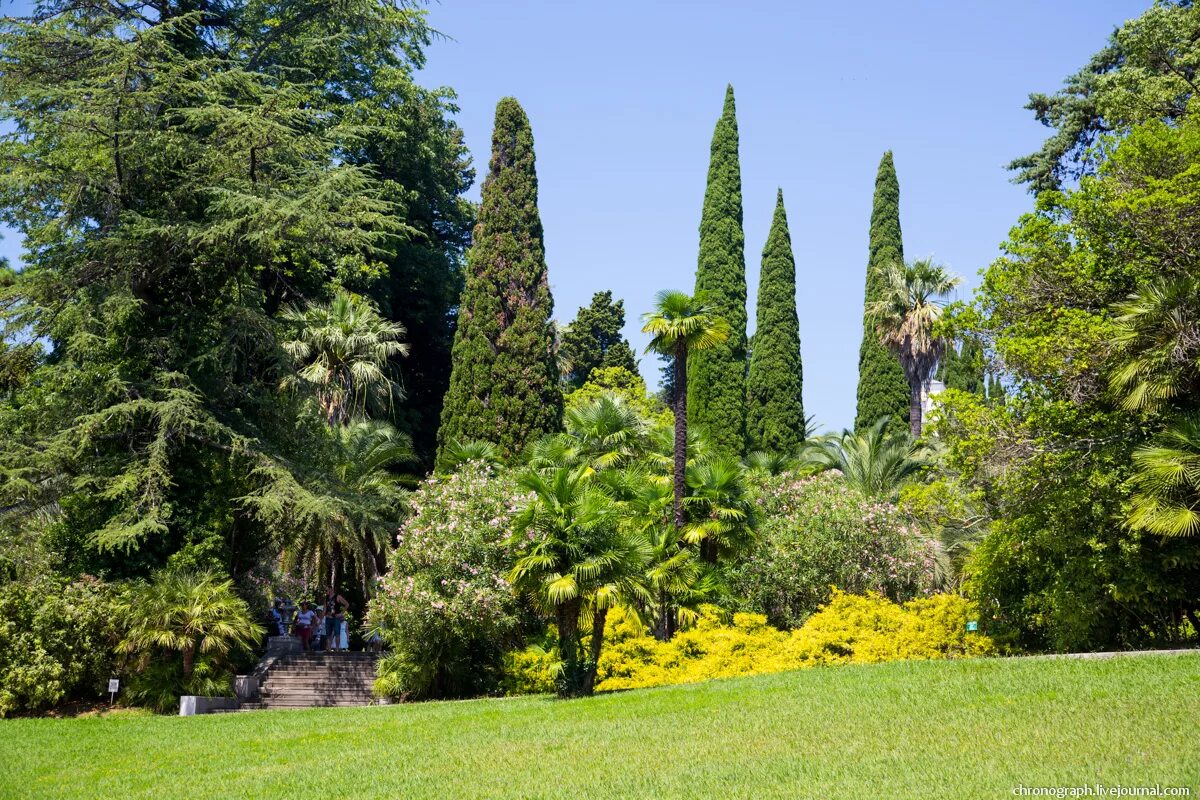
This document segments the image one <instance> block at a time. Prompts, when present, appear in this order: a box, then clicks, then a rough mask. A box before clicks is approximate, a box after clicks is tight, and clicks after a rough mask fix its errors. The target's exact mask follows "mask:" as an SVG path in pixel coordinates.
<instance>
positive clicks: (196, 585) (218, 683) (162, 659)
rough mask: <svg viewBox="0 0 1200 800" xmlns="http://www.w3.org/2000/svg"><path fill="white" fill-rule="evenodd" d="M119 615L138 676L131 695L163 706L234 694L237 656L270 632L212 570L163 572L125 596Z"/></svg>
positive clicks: (122, 648)
mask: <svg viewBox="0 0 1200 800" xmlns="http://www.w3.org/2000/svg"><path fill="white" fill-rule="evenodd" d="M115 616H116V620H117V624H118V625H119V626H120V630H121V634H122V638H121V641H120V643H119V644H118V646H117V652H119V653H121V654H122V655H124V656H126V657H127V658H128V662H127V666H128V667H129V668H130V669H131V670H132V671H133V673H134V678H133V681H132V682H131V683H132V685H131V686H130V687H129V689H128V691H127V693H128V694H129V695H130V696H131V697H132V699H133V700H135V701H136V702H141V703H144V704H145V705H148V706H151V707H153V708H155V709H156V710H158V711H171V710H172V709H173V708H174V707H177V703H178V702H179V697H180V695H185V694H191V695H208V696H213V695H216V696H220V695H230V694H232V690H233V671H232V669H231V666H232V659H233V658H235V657H236V656H237V655H238V654H239V653H243V652H247V651H249V650H250V649H251V648H253V647H255V646H256V645H257V644H258V641H259V640H260V639H261V638H262V637H263V634H264V633H265V631H264V630H263V628H262V627H261V626H259V625H257V624H256V623H255V622H254V620H253V614H252V613H251V611H250V607H249V606H247V605H246V601H244V600H242V599H241V598H240V597H238V596H237V594H236V593H235V592H234V590H233V582H232V581H230V580H222V579H221V578H220V577H219V576H217V575H215V574H213V573H200V572H189V571H183V570H171V571H163V572H158V573H156V574H155V575H154V576H153V577H152V579H151V580H149V581H144V582H140V583H137V584H135V585H134V586H133V587H132V588H131V589H130V591H129V592H127V593H126V594H125V595H123V596H122V597H121V600H120V602H119V603H118V604H117V606H116V608H115Z"/></svg>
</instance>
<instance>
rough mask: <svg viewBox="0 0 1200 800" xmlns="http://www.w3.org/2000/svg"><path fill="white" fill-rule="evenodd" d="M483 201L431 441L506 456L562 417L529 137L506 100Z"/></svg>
mask: <svg viewBox="0 0 1200 800" xmlns="http://www.w3.org/2000/svg"><path fill="white" fill-rule="evenodd" d="M482 195H483V200H482V203H481V205H480V209H479V221H478V223H477V224H476V226H475V235H474V244H473V245H472V247H471V250H470V253H469V254H468V257H467V281H466V288H465V289H464V290H463V295H462V301H461V302H460V304H459V311H458V328H457V330H456V331H455V334H454V350H453V354H452V368H451V374H450V390H449V392H448V393H447V395H446V400H445V404H444V406H443V408H442V425H441V429H440V430H439V431H438V442H439V446H440V447H441V448H443V449H444V448H445V447H446V444H447V443H448V442H450V441H452V440H455V439H457V440H459V441H467V440H482V441H488V442H492V443H494V444H496V445H497V446H499V448H500V450H501V453H502V455H503V456H504V457H511V456H513V455H515V454H517V453H519V452H520V451H521V450H523V449H524V447H525V445H526V444H527V443H528V442H530V441H532V440H533V439H536V438H538V437H539V436H542V435H544V434H546V433H548V432H551V431H554V430H556V429H558V427H559V423H560V421H561V420H560V418H561V416H562V392H561V389H560V388H559V372H558V363H557V360H556V358H555V352H554V331H553V326H552V323H551V313H552V312H553V307H554V301H553V298H552V297H551V296H550V284H549V282H548V280H547V274H546V258H545V247H544V244H543V241H542V220H541V216H540V215H539V213H538V208H537V174H536V172H535V169H534V153H533V132H532V130H531V128H530V126H529V118H528V117H526V116H525V111H524V110H523V109H522V108H521V106H520V104H519V103H518V102H517V101H516V100H514V99H513V98H511V97H506V98H504V99H503V100H501V101H500V102H499V104H498V105H497V106H496V124H495V130H494V132H493V134H492V159H491V165H490V167H489V171H488V176H487V179H486V180H484V182H483V187H482Z"/></svg>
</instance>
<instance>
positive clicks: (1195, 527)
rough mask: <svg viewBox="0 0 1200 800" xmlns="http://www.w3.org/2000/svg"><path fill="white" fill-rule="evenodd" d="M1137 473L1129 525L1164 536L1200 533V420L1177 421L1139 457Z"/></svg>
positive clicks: (1137, 453) (1136, 455) (1135, 456)
mask: <svg viewBox="0 0 1200 800" xmlns="http://www.w3.org/2000/svg"><path fill="white" fill-rule="evenodd" d="M1133 463H1134V466H1135V467H1136V468H1137V472H1135V473H1134V476H1133V484H1134V494H1133V498H1132V502H1131V503H1130V510H1129V514H1128V516H1127V517H1126V520H1125V521H1126V524H1127V525H1129V527H1131V528H1133V529H1134V530H1142V531H1149V532H1150V533H1155V534H1158V535H1159V536H1194V535H1196V534H1197V533H1200V416H1196V415H1190V416H1186V417H1182V418H1180V419H1178V420H1176V421H1175V422H1174V423H1173V424H1172V425H1171V426H1170V427H1168V428H1167V429H1166V430H1165V431H1163V432H1162V433H1161V434H1159V435H1158V436H1157V437H1156V438H1155V439H1154V440H1153V441H1152V442H1150V443H1149V444H1145V445H1142V446H1141V447H1139V448H1137V449H1136V450H1134V451H1133Z"/></svg>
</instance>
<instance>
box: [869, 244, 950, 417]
mask: <svg viewBox="0 0 1200 800" xmlns="http://www.w3.org/2000/svg"><path fill="white" fill-rule="evenodd" d="M960 281H961V279H960V278H959V277H958V276H957V275H952V274H950V273H949V272H947V271H946V269H945V268H944V267H942V266H941V265H939V264H935V263H934V262H933V259H929V258H926V259H922V260H919V261H913V262H911V263H910V264H907V265H905V264H892V265H891V266H890V267H888V268H887V269H885V270H884V274H883V288H882V292H881V294H880V299H879V300H876V301H874V302H871V303H868V304H867V314H868V316H870V317H871V318H873V319H874V320H875V328H876V331H877V332H878V334H879V340H880V342H881V343H882V344H883V345H884V347H887V348H888V349H889V350H891V351H892V352H893V353H894V354H895V355H896V357H897V358H898V359H900V365H901V366H902V367H903V368H904V376H905V378H907V379H908V388H909V402H908V426H909V429H910V430H911V432H912V435H913V437H914V438H915V437H919V436H920V435H921V393H922V392H923V391H924V390H925V389H926V388H928V386H929V379H930V378H931V377H933V373H934V371H935V370H936V369H937V365H938V360H939V359H940V358H941V357H942V353H943V352H945V349H946V341H945V339H943V338H942V337H940V336H935V335H934V333H933V326H934V323H935V322H937V321H938V319H939V318H940V317H941V315H942V308H943V306H944V305H945V301H944V300H943V299H942V298H944V297H945V296H946V295H947V294H949V293H950V292H951V291H952V290H953V289H954V287H955V286H958V284H959V283H960Z"/></svg>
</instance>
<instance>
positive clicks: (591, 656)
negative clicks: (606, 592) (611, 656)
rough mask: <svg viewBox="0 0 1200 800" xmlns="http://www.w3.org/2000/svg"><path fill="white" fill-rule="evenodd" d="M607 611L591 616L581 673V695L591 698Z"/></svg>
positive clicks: (600, 610)
mask: <svg viewBox="0 0 1200 800" xmlns="http://www.w3.org/2000/svg"><path fill="white" fill-rule="evenodd" d="M607 618H608V609H607V608H602V609H597V610H596V613H595V614H593V615H592V641H591V643H590V645H589V647H588V663H587V670H586V671H584V673H583V693H584V695H585V696H589V697H590V696H591V695H592V693H593V692H595V691H596V670H597V668H598V667H599V666H600V648H601V647H602V646H603V645H604V621H605V620H606V619H607Z"/></svg>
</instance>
